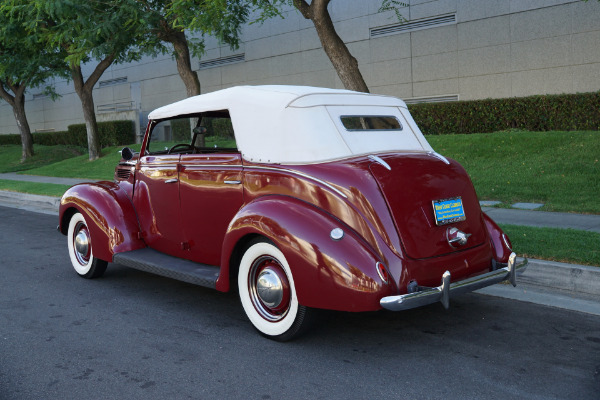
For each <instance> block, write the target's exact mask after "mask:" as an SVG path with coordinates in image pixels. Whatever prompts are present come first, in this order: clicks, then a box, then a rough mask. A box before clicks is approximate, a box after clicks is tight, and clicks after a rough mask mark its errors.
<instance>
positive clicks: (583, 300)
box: [0, 173, 600, 316]
mask: <svg viewBox="0 0 600 400" xmlns="http://www.w3.org/2000/svg"><path fill="white" fill-rule="evenodd" d="M0 179H7V180H18V181H27V182H42V183H57V184H63V185H75V184H77V183H82V182H90V180H81V179H70V178H53V177H45V176H33V175H19V174H15V173H8V174H0ZM59 204H60V198H58V197H52V196H39V195H32V194H26V193H18V192H9V191H4V190H0V206H5V207H12V208H18V209H22V210H27V211H34V212H38V213H44V214H51V215H58V206H59ZM482 210H483V211H484V212H486V213H487V214H488V215H489V216H490V217H492V219H493V220H494V221H496V222H498V223H503V224H513V225H526V226H535V227H551V228H562V229H568V228H571V229H578V230H584V231H589V232H600V215H588V214H570V213H554V212H546V211H528V210H519V209H506V208H494V207H482ZM517 281H518V286H517V288H513V287H512V286H510V285H501V284H499V285H494V286H490V287H487V288H484V289H480V290H479V291H478V292H479V293H482V294H486V295H490V296H497V297H505V298H510V299H515V300H519V301H525V302H531V303H536V304H543V305H548V306H552V307H558V308H564V309H568V310H574V311H579V312H584V313H588V314H593V315H598V316H600V268H599V267H588V266H584V265H575V264H565V263H557V262H552V261H546V260H533V259H532V260H529V264H528V267H527V270H526V271H525V272H524V273H523V274H522V275H520V276H519V277H518V279H517Z"/></svg>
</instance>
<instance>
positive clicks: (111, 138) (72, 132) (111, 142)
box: [0, 121, 135, 147]
mask: <svg viewBox="0 0 600 400" xmlns="http://www.w3.org/2000/svg"><path fill="white" fill-rule="evenodd" d="M67 129H68V130H67V131H59V132H43V133H34V134H33V142H34V143H35V144H43V145H46V146H55V145H59V144H60V145H74V146H81V147H87V131H86V128H85V124H75V125H69V127H68V128H67ZM134 129H135V125H134V123H133V121H109V122H98V134H99V136H100V146H101V147H110V146H117V145H126V144H130V143H133V142H135V136H134ZM2 136H12V135H1V136H0V138H1V137H2ZM16 136H18V135H16ZM18 143H19V144H20V143H21V140H20V138H19V142H18Z"/></svg>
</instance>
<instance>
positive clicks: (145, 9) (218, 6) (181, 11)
mask: <svg viewBox="0 0 600 400" xmlns="http://www.w3.org/2000/svg"><path fill="white" fill-rule="evenodd" d="M136 3H137V4H134V6H137V7H138V10H136V12H137V14H135V13H131V15H134V14H135V15H136V18H138V21H131V22H132V23H137V22H142V23H146V26H147V30H148V35H147V36H146V37H145V41H144V43H143V45H144V47H145V48H146V49H148V50H149V51H150V52H153V53H154V54H158V53H163V54H165V53H172V54H173V56H174V58H175V61H176V63H177V72H178V73H179V76H180V77H181V80H182V81H183V83H184V85H185V88H186V92H187V95H188V97H189V96H195V95H199V94H200V80H199V79H198V74H197V72H196V71H194V70H193V69H192V63H191V56H192V55H193V56H195V57H197V58H200V57H201V56H202V54H203V53H204V37H205V35H212V36H214V37H216V38H217V39H218V40H220V41H221V42H222V43H225V44H228V45H229V46H231V47H232V48H237V47H238V41H239V32H240V28H241V26H242V24H243V23H244V22H246V21H247V19H248V15H249V12H250V11H251V9H252V8H253V7H252V4H251V3H252V2H248V1H245V0H205V1H197V0H139V1H138V2H136ZM186 32H187V33H191V34H192V36H188V35H187V34H186Z"/></svg>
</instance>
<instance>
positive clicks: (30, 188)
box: [0, 179, 69, 197]
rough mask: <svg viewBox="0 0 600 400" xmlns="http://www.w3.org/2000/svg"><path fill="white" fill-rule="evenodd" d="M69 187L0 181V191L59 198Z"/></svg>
mask: <svg viewBox="0 0 600 400" xmlns="http://www.w3.org/2000/svg"><path fill="white" fill-rule="evenodd" d="M68 188H69V185H56V184H54V183H38V182H22V181H9V180H6V179H0V190H8V191H11V192H21V193H30V194H41V195H44V196H55V197H61V196H62V195H63V193H64V192H65V191H66V190H67V189H68Z"/></svg>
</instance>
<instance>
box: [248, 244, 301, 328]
mask: <svg viewBox="0 0 600 400" xmlns="http://www.w3.org/2000/svg"><path fill="white" fill-rule="evenodd" d="M249 272H250V273H249V274H248V289H249V293H250V299H251V300H252V304H253V305H254V308H255V309H256V311H257V312H258V313H259V314H260V316H261V317H263V318H264V319H266V320H267V321H270V322H277V321H280V320H281V319H283V318H284V317H285V316H286V315H287V313H288V310H289V307H290V300H291V291H290V285H289V282H288V280H287V276H286V274H285V271H284V269H283V268H282V266H281V265H280V264H279V262H278V261H277V259H275V258H273V257H270V256H266V255H265V256H262V257H258V258H257V259H256V260H255V261H254V262H253V263H252V266H251V267H250V271H249Z"/></svg>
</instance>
